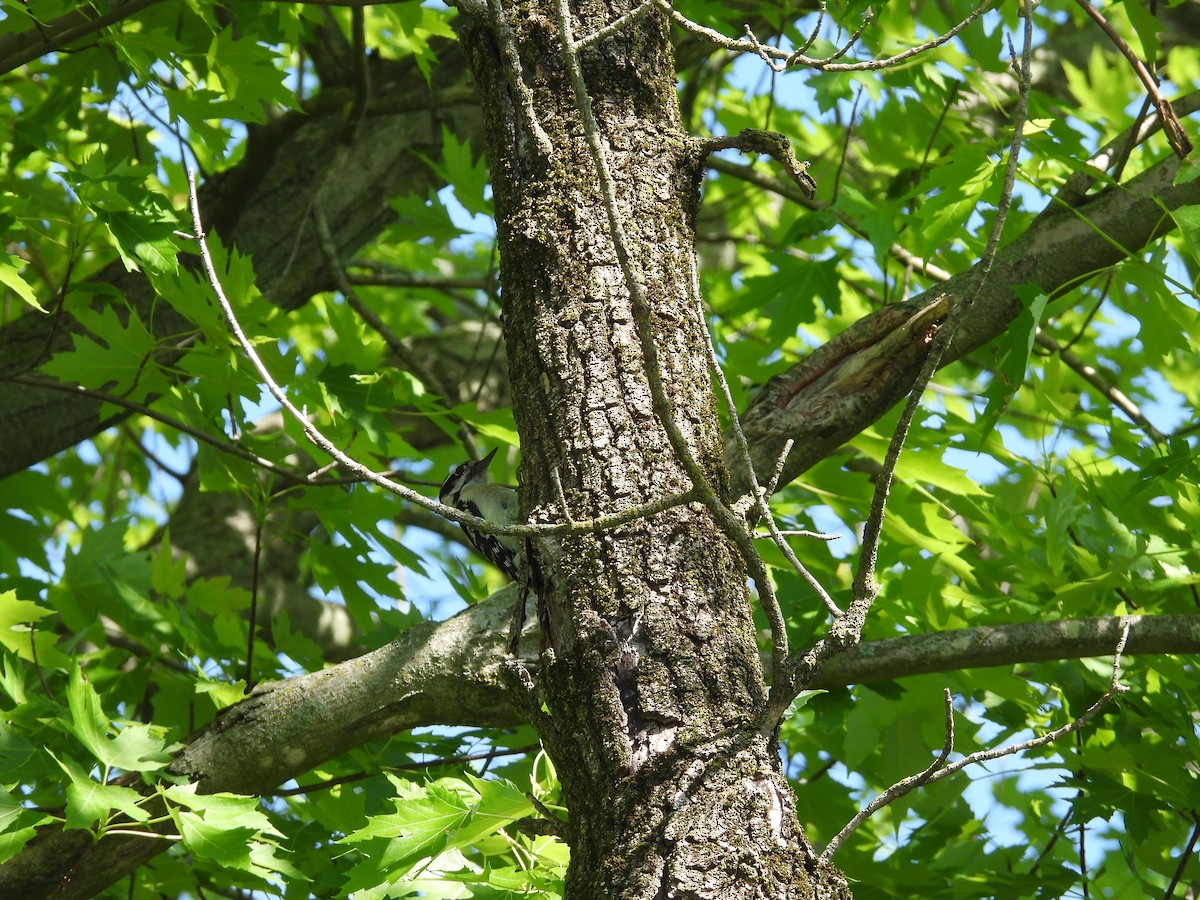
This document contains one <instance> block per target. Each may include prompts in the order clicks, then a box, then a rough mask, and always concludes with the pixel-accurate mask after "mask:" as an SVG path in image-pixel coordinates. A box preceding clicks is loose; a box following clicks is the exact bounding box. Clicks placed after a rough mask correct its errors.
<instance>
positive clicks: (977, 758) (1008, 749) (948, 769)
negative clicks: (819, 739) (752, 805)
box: [821, 621, 1129, 862]
mask: <svg viewBox="0 0 1200 900" xmlns="http://www.w3.org/2000/svg"><path fill="white" fill-rule="evenodd" d="M1128 640H1129V622H1127V621H1122V623H1121V637H1120V638H1119V639H1118V641H1117V646H1116V648H1115V650H1114V652H1113V664H1112V676H1111V677H1110V678H1109V682H1108V690H1106V691H1105V692H1104V693H1103V694H1101V695H1100V697H1099V699H1098V700H1096V702H1095V703H1093V704H1092V705H1091V706H1089V707H1088V708H1087V709H1086V710H1085V711H1084V712H1083V714H1082V715H1081V716H1079V718H1077V719H1075V720H1073V721H1071V722H1068V723H1067V724H1066V725H1063V726H1062V727H1061V728H1056V729H1054V730H1053V731H1048V732H1047V733H1046V734H1043V735H1042V736H1041V737H1036V738H1031V739H1029V740H1028V741H1021V742H1020V743H1017V744H1009V745H1007V746H1005V747H994V748H992V749H991V750H979V751H977V752H975V753H972V754H970V755H968V756H964V757H963V758H962V759H959V760H956V761H954V762H952V763H949V764H944V763H945V760H944V756H945V755H947V754H946V751H943V757H939V762H940V763H942V764H941V765H939V764H938V763H935V764H934V765H933V766H930V767H929V768H928V769H926V770H925V771H924V772H922V773H920V774H919V775H913V776H909V778H906V779H904V780H903V781H901V782H899V784H900V785H906V784H908V783H909V782H910V781H912V780H913V779H918V778H919V779H921V781H920V784H933V783H934V782H936V781H941V780H942V779H943V778H947V777H949V776H950V775H954V774H955V773H957V772H959V771H961V770H962V769H965V768H966V767H967V766H972V765H975V764H976V763H982V762H989V761H990V760H993V759H1000V758H1001V757H1004V756H1012V755H1014V754H1016V753H1023V752H1024V751H1026V750H1033V749H1036V748H1038V747H1044V746H1046V745H1047V744H1052V743H1054V742H1055V741H1057V740H1058V739H1059V738H1061V737H1065V736H1066V735H1068V734H1074V733H1075V732H1077V731H1080V730H1081V729H1083V728H1085V727H1086V726H1087V725H1088V723H1090V722H1091V721H1092V719H1094V718H1095V717H1096V716H1097V714H1099V712H1100V710H1102V709H1104V707H1106V706H1107V705H1108V704H1109V703H1111V702H1112V701H1113V700H1114V699H1115V698H1116V697H1118V696H1120V695H1121V694H1125V693H1128V692H1129V688H1127V687H1126V686H1125V685H1123V684H1121V681H1120V679H1121V657H1122V655H1123V654H1124V653H1125V644H1126V642H1127V641H1128ZM916 786H918V785H916V784H914V785H912V787H916ZM894 787H896V785H893V788H894ZM912 787H908V788H907V789H905V790H903V792H902V793H901V794H898V795H896V796H903V794H905V793H908V791H909V790H912ZM893 788H888V790H887V791H884V793H883V794H880V796H879V797H876V798H875V800H879V799H880V798H882V797H884V796H885V795H888V794H890V792H891V791H892V790H893ZM894 799H895V797H894V796H893V797H890V798H889V799H888V800H886V801H885V802H883V803H880V804H878V805H877V806H876V805H874V804H875V800H873V801H872V802H871V804H868V806H867V809H864V810H863V812H860V813H859V814H858V815H856V816H855V817H854V818H853V819H851V824H853V827H850V825H847V827H846V828H843V829H842V830H841V831H839V832H838V833H837V835H836V836H835V837H834V838H833V840H831V841H830V842H829V844H828V846H826V847H825V849H824V850H823V851H821V859H822V860H824V861H826V862H828V861H829V859H830V858H831V857H832V856H833V854H834V853H836V852H837V850H838V848H839V847H840V846H841V844H842V842H843V841H845V839H846V838H847V837H848V836H849V835H850V833H851V832H852V831H854V828H857V827H858V826H859V825H861V824H862V823H863V822H864V821H866V819H867V818H868V816H870V815H871V813H874V812H876V811H878V810H879V809H881V808H882V807H883V806H886V805H887V804H888V803H890V802H892V800H894ZM872 807H873V808H872ZM867 810H870V812H867ZM863 813H866V815H864V814H863Z"/></svg>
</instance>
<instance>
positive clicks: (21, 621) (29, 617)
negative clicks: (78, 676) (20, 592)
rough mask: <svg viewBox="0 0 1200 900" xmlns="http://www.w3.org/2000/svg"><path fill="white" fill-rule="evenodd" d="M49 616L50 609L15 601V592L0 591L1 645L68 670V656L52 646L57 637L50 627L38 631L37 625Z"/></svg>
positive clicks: (46, 664)
mask: <svg viewBox="0 0 1200 900" xmlns="http://www.w3.org/2000/svg"><path fill="white" fill-rule="evenodd" d="M52 615H54V611H53V610H51V609H47V608H46V607H44V606H41V605H39V604H37V603H30V602H29V601H28V600H18V599H17V593H16V591H5V592H3V593H0V646H3V647H4V648H5V649H7V650H9V651H11V652H13V653H15V654H16V655H17V656H19V657H21V659H24V660H26V661H28V662H31V663H32V662H35V661H36V662H37V663H39V664H40V665H43V666H49V667H51V668H55V669H61V670H63V671H66V670H68V669H69V668H71V659H70V657H68V656H67V655H66V654H65V653H63V652H62V651H61V650H59V649H58V647H56V646H55V644H56V643H57V640H58V638H57V636H56V635H55V634H54V632H53V630H49V629H48V630H38V628H37V625H36V623H37V622H39V621H41V620H42V619H44V618H46V617H47V616H52ZM31 632H32V636H31Z"/></svg>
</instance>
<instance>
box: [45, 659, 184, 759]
mask: <svg viewBox="0 0 1200 900" xmlns="http://www.w3.org/2000/svg"><path fill="white" fill-rule="evenodd" d="M67 705H68V707H69V709H70V711H71V718H70V720H69V721H68V722H67V728H68V729H69V730H70V732H71V733H72V734H73V735H75V737H76V738H78V739H79V742H80V743H81V744H83V746H84V747H86V748H87V749H88V751H89V752H90V753H91V754H92V756H94V757H95V758H96V759H97V760H99V761H100V762H101V763H103V764H104V766H105V767H106V768H117V769H121V770H123V771H126V772H154V771H158V770H159V769H162V768H164V767H165V766H167V765H169V764H170V762H171V753H170V748H169V747H168V746H167V744H166V742H165V740H164V739H163V737H162V735H163V734H164V732H165V729H162V728H155V727H153V726H150V725H143V724H141V723H136V722H131V723H128V724H126V725H125V726H124V727H122V728H121V729H120V730H118V729H117V728H116V727H115V726H114V725H113V723H112V722H111V721H110V719H109V717H108V716H107V715H106V714H105V712H104V709H103V707H102V706H101V703H100V695H99V694H97V693H96V690H95V688H93V687H92V685H91V684H90V683H89V682H88V680H87V677H86V676H85V675H84V674H83V671H82V670H81V669H80V668H79V665H78V664H75V665H74V666H73V667H72V669H71V680H70V684H69V686H68V688H67ZM110 734H112V735H113V736H112V737H110V736H109V735H110Z"/></svg>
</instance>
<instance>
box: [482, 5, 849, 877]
mask: <svg viewBox="0 0 1200 900" xmlns="http://www.w3.org/2000/svg"><path fill="white" fill-rule="evenodd" d="M629 8H630V6H629V5H628V4H619V5H616V6H607V5H604V4H600V3H592V2H584V3H580V4H579V5H577V6H576V7H575V8H574V9H573V11H572V12H573V19H574V25H573V30H574V32H575V35H576V36H577V37H579V36H583V35H586V34H588V33H590V32H592V31H594V30H596V29H598V28H600V27H602V26H604V25H606V24H607V23H609V22H611V21H612V20H614V19H616V18H617V17H618V16H620V15H621V14H622V13H624V12H626V11H628V9H629ZM497 10H498V7H497V6H495V5H493V6H492V7H491V10H490V11H485V10H484V9H483V8H482V7H481V8H478V9H475V10H474V14H472V13H471V12H468V13H467V14H466V15H465V16H464V17H463V20H462V22H461V24H460V28H461V37H462V40H463V43H464V45H465V47H466V48H467V52H468V56H469V57H470V60H471V64H472V67H473V70H474V73H475V76H476V78H477V80H478V81H479V84H480V91H481V97H482V105H483V108H484V110H485V111H486V114H487V116H488V121H487V127H486V130H487V136H488V158H489V160H490V162H491V167H492V183H493V189H494V193H495V204H496V218H497V228H498V233H499V244H500V261H501V266H500V271H501V282H502V284H503V305H504V319H505V338H506V341H507V345H508V352H509V368H510V377H511V379H512V384H513V394H514V398H515V404H514V407H515V414H516V418H517V424H518V427H519V429H520V432H521V435H522V451H523V456H524V464H523V473H524V478H523V479H522V481H523V485H522V487H523V490H524V492H525V494H524V497H523V499H524V501H525V503H526V506H527V508H529V509H530V510H532V512H533V515H534V518H535V519H537V520H539V521H561V520H563V519H564V518H565V513H564V510H563V509H562V502H561V500H559V499H558V494H557V489H556V488H555V487H553V478H552V475H551V473H553V472H557V474H558V477H559V478H560V480H561V483H562V487H563V496H564V497H565V501H566V507H567V511H569V512H570V514H571V516H572V517H573V518H575V519H586V518H589V517H592V516H597V515H601V514H605V513H611V512H615V511H618V510H621V509H625V508H628V507H630V506H634V505H637V504H641V503H646V502H649V501H652V500H655V499H658V498H661V497H663V496H666V495H669V494H672V493H678V492H682V491H684V490H685V489H687V488H688V487H689V485H690V481H689V478H688V476H687V474H686V472H685V471H684V467H683V465H682V464H681V462H680V460H679V456H678V454H677V453H676V452H675V450H674V449H673V447H672V444H671V442H670V441H669V439H668V434H667V430H666V428H665V427H664V423H663V415H664V412H665V410H664V403H663V400H665V401H666V406H667V407H669V410H670V415H671V416H672V417H673V419H674V421H675V423H676V424H677V425H678V427H679V431H680V432H681V434H682V437H683V440H684V441H685V442H686V444H687V446H688V449H689V450H690V454H691V456H692V457H693V458H694V459H695V460H696V461H697V462H698V463H699V466H700V468H701V469H702V470H703V472H704V475H705V477H706V479H707V480H708V481H709V483H710V484H711V485H712V486H713V487H714V488H715V490H716V491H717V493H718V495H722V496H723V495H725V494H726V493H727V489H728V474H727V472H726V470H725V466H724V463H723V461H722V450H721V435H720V429H719V422H718V419H717V415H716V410H715V407H714V403H713V393H712V390H711V385H710V375H709V368H708V354H707V337H706V334H705V324H704V321H703V318H702V315H701V313H700V305H699V298H698V297H697V296H696V293H695V280H694V278H693V277H692V265H693V256H694V237H695V235H694V221H695V215H696V206H697V202H698V196H699V192H698V188H699V180H700V178H701V175H702V172H703V165H702V164H703V152H702V148H701V146H700V142H699V141H697V140H696V139H694V138H692V137H691V136H689V135H688V134H686V133H685V132H684V131H683V130H682V127H681V123H680V120H679V114H678V105H677V102H676V96H675V70H674V64H673V59H672V54H671V47H670V44H669V42H668V39H667V37H668V36H667V26H666V22H665V19H664V17H663V16H662V15H661V13H659V12H657V11H655V12H652V13H649V14H647V15H644V16H642V17H641V18H640V19H639V20H637V21H636V22H634V23H633V24H631V25H627V26H626V27H625V28H623V29H622V30H620V31H619V32H618V33H617V34H616V35H615V36H613V37H611V38H609V39H607V40H605V41H603V42H601V43H600V44H598V45H596V46H594V47H592V48H589V49H588V50H586V51H584V53H583V58H582V65H583V71H584V75H585V78H586V81H587V89H588V94H589V96H590V98H591V104H592V108H593V111H594V114H595V117H596V120H597V126H598V131H599V137H600V143H601V145H602V146H603V147H604V148H605V154H606V157H607V161H608V165H609V166H610V168H611V171H612V176H613V182H614V184H615V199H616V206H617V210H618V216H619V219H620V221H621V222H622V223H623V226H624V230H625V232H626V234H627V237H628V241H627V247H626V249H627V251H628V254H629V259H630V263H631V268H632V270H633V271H635V272H636V273H638V274H637V278H638V279H639V280H640V284H641V288H642V290H643V291H644V293H645V296H646V298H647V300H648V307H649V308H648V309H646V308H642V307H641V306H640V305H639V304H638V303H637V302H635V300H634V299H632V298H631V294H630V290H629V285H628V282H627V277H626V275H625V274H624V273H623V271H622V266H621V265H620V262H619V258H618V253H617V248H616V246H615V244H614V239H613V232H612V228H611V227H610V222H609V218H608V216H607V213H606V210H605V204H604V199H603V198H602V195H601V190H600V187H599V181H598V178H597V168H596V165H595V162H594V160H593V157H592V155H591V154H590V153H589V149H588V144H587V140H586V136H585V130H584V123H583V119H582V116H581V113H580V110H579V107H578V104H577V99H576V95H575V92H574V89H573V87H572V83H571V80H570V78H569V76H568V71H567V69H566V66H565V63H564V56H563V52H562V48H561V44H560V35H559V30H558V26H557V25H556V24H555V23H556V21H557V18H556V17H557V12H556V9H555V6H554V4H553V3H551V2H545V0H529V2H524V0H523V2H519V3H517V4H514V5H512V6H510V7H508V8H506V9H504V11H503V16H504V18H505V19H506V20H507V21H506V22H501V21H498V19H497V17H496V16H497ZM514 48H515V50H516V53H517V56H518V57H519V59H520V72H519V73H518V72H516V71H514V70H513V69H512V68H506V66H508V65H509V62H508V61H509V60H511V59H512V58H513V56H512V53H511V50H512V49H514ZM522 97H524V98H525V99H524V100H523V99H522ZM531 123H536V126H537V127H540V129H542V130H544V138H543V137H542V136H541V135H539V134H538V133H537V127H534V125H533V124H531ZM546 138H548V145H549V146H548V148H546V146H545V139H546ZM539 140H541V141H542V144H541V145H539ZM544 148H545V149H544ZM546 149H548V150H549V152H545V151H546ZM640 329H649V334H650V335H651V336H652V339H653V342H654V345H655V347H656V348H657V358H658V365H659V368H660V370H661V374H662V383H663V388H664V391H663V393H664V394H665V397H659V398H657V399H656V398H655V397H654V396H653V392H652V387H651V385H652V379H651V378H650V377H649V374H648V365H652V364H653V360H652V359H651V360H647V358H646V356H645V354H644V353H643V348H644V347H645V346H646V344H645V343H644V342H643V341H642V340H641V339H640V338H641V336H642V335H643V334H644V332H642V331H640ZM541 558H542V562H543V565H544V567H545V568H546V571H547V586H546V588H545V590H544V592H543V596H542V597H541V598H540V605H539V610H540V616H541V619H542V623H543V633H544V640H545V647H546V649H545V652H544V654H543V664H542V666H541V667H540V675H539V679H540V680H539V685H538V690H539V692H540V697H539V698H538V699H539V701H540V702H541V703H544V705H545V709H547V710H548V715H547V716H546V717H545V718H544V719H543V720H542V721H541V722H540V723H539V724H538V729H539V732H540V734H541V736H542V738H543V741H544V743H545V745H546V747H547V749H548V751H549V752H550V754H551V756H552V758H553V759H554V761H555V763H556V765H557V767H558V774H559V776H560V779H561V781H562V785H563V790H564V793H565V798H566V801H567V806H568V808H569V810H570V823H569V825H568V826H567V834H568V839H569V841H570V845H571V867H570V870H569V872H568V875H567V891H566V896H567V897H568V898H580V900H582V898H587V900H596V898H617V897H620V898H665V897H688V898H709V897H711V898H721V900H730V898H740V897H770V898H784V897H786V898H809V897H838V896H849V894H848V891H847V890H846V888H845V886H844V881H843V880H842V879H841V876H840V875H839V874H838V873H836V872H834V871H832V870H825V871H822V872H816V871H815V866H814V865H812V864H811V863H810V862H809V861H810V860H811V859H812V855H811V853H810V852H809V850H808V847H807V842H806V840H805V837H804V834H803V832H802V830H801V829H800V827H799V825H798V822H797V819H796V814H795V809H794V801H793V795H792V792H791V790H790V788H789V787H788V784H787V782H786V780H785V779H784V777H783V775H782V773H781V771H780V764H779V759H778V748H777V746H776V742H775V740H774V737H773V736H762V735H760V734H759V732H758V729H757V728H756V721H757V717H758V714H759V713H760V711H761V710H762V707H763V704H764V702H765V697H766V692H765V689H764V685H763V675H762V670H761V666H760V663H759V658H758V648H757V646H756V643H755V635H754V627H753V620H752V616H751V607H750V600H749V596H748V593H747V590H746V575H745V570H744V565H743V562H742V560H741V558H740V557H739V556H738V552H737V549H736V547H735V546H734V545H733V544H732V543H731V542H730V541H729V539H728V538H727V537H726V536H725V535H724V534H723V533H722V532H721V530H720V528H719V527H718V526H717V524H716V523H715V522H714V520H713V518H712V516H711V515H710V514H709V513H708V511H707V510H706V509H705V508H704V507H703V506H701V505H698V504H693V505H688V506H680V507H675V508H673V509H671V510H669V511H667V512H665V513H660V514H658V515H656V516H654V517H652V518H649V519H644V520H639V521H636V522H634V523H632V524H630V525H627V526H624V527H622V528H619V529H616V530H614V531H609V532H605V533H604V534H601V535H584V536H576V537H571V538H568V539H563V540H562V541H561V544H559V545H555V546H550V547H543V548H542V549H541ZM535 705H537V704H535Z"/></svg>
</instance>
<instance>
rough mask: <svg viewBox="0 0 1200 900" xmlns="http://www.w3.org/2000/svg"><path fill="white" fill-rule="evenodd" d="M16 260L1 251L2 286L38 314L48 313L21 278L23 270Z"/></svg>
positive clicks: (0, 276)
mask: <svg viewBox="0 0 1200 900" xmlns="http://www.w3.org/2000/svg"><path fill="white" fill-rule="evenodd" d="M14 259H15V257H13V256H10V255H9V254H7V253H5V252H4V251H2V250H0V284H3V285H5V286H6V287H8V288H9V289H10V290H12V291H13V293H15V294H16V295H17V296H18V297H20V298H21V299H22V300H24V301H25V302H26V303H28V304H29V305H30V306H32V307H33V308H34V309H36V310H37V311H38V312H46V308H45V307H44V306H42V304H40V303H39V302H38V299H37V294H36V293H35V292H34V290H33V288H32V287H30V286H29V284H28V283H27V282H26V281H25V279H24V278H22V277H21V268H20V266H18V265H17V264H16V263H15V262H14Z"/></svg>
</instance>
